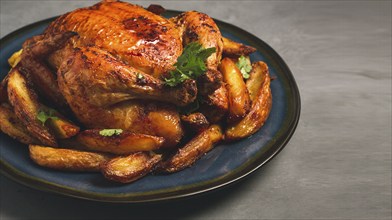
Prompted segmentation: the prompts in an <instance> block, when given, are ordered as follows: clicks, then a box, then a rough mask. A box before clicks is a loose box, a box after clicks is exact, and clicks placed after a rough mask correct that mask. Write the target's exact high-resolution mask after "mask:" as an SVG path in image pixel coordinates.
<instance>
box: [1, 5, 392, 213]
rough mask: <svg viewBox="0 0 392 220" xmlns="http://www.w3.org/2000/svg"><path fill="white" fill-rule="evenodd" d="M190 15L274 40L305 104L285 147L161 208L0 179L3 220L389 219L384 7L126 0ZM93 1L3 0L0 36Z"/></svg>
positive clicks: (387, 15) (387, 19) (387, 18)
mask: <svg viewBox="0 0 392 220" xmlns="http://www.w3.org/2000/svg"><path fill="white" fill-rule="evenodd" d="M133 2H135V3H138V4H141V5H143V6H148V5H149V4H150V3H153V2H155V3H159V4H161V5H163V6H164V7H166V8H169V9H177V10H199V11H202V12H205V13H207V14H209V15H210V16H212V17H215V18H217V19H220V20H223V21H226V22H229V23H232V24H234V25H237V26H239V27H241V28H243V29H245V30H247V31H249V32H251V33H253V34H255V35H256V36H258V37H260V38H261V39H263V40H264V41H266V42H267V43H268V44H269V45H271V46H272V47H273V48H274V49H275V50H276V51H277V52H278V53H279V54H280V55H281V56H282V57H283V59H284V60H285V61H286V62H287V64H288V66H289V67H290V68H291V70H292V72H293V74H294V76H295V78H296V80H297V83H298V86H299V89H300V93H301V99H302V114H301V119H300V122H299V124H298V127H297V130H296V132H295V134H294V136H293V137H292V139H291V141H290V142H289V143H288V144H287V146H286V148H285V149H284V150H283V151H282V152H281V153H280V154H279V155H278V156H277V157H275V158H274V159H273V160H272V161H271V162H270V163H268V164H267V165H266V166H264V167H262V168H261V169H259V170H258V171H257V172H255V173H254V174H253V175H251V176H250V177H249V178H246V179H245V180H243V181H241V182H239V183H238V184H235V185H233V186H231V187H228V188H226V189H224V190H220V191H217V192H214V193H210V194H207V195H203V196H197V197H194V198H191V199H184V200H179V201H174V202H168V203H158V204H145V205H141V204H138V205H133V204H104V203H97V202H91V201H84V200H78V199H73V198H67V197H63V196H58V195H54V194H51V193H45V192H41V191H37V190H33V189H30V188H27V187H25V186H22V185H20V184H18V183H15V182H13V181H11V180H9V179H7V178H6V177H4V176H1V177H0V178H1V179H0V180H1V181H0V190H1V191H0V192H1V193H0V219H1V220H6V219H78V218H94V219H101V218H105V219H107V218H126V219H142V218H158V219H162V218H180V219H391V23H392V21H391V1H158V0H155V1H133ZM93 3H94V1H45V0H42V1H34V0H28V1H7V0H1V4H0V6H1V16H0V18H1V22H0V33H1V34H0V35H1V37H3V36H5V35H6V34H8V33H10V32H11V31H14V30H16V29H18V28H21V27H23V26H24V25H27V24H29V23H32V22H35V21H38V20H41V19H44V18H48V17H51V16H54V15H59V14H62V13H65V12H67V11H70V10H72V9H75V8H78V7H82V6H87V5H91V4H93Z"/></svg>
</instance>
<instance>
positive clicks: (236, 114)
mask: <svg viewBox="0 0 392 220" xmlns="http://www.w3.org/2000/svg"><path fill="white" fill-rule="evenodd" d="M219 69H220V71H221V72H222V74H223V81H224V82H225V83H226V88H227V91H228V99H229V115H228V120H229V122H233V121H237V120H238V119H241V118H243V117H244V116H245V115H246V113H248V111H249V108H250V98H249V92H248V89H247V88H246V85H245V82H244V80H243V78H242V74H241V72H240V70H239V69H238V67H237V66H236V65H235V63H234V62H233V60H231V59H229V58H224V59H223V60H222V62H221V64H220V66H219Z"/></svg>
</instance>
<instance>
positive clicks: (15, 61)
mask: <svg viewBox="0 0 392 220" xmlns="http://www.w3.org/2000/svg"><path fill="white" fill-rule="evenodd" d="M22 52H23V49H20V50H18V51H16V52H15V53H13V54H12V56H11V57H10V58H9V59H8V64H9V65H10V66H11V67H15V66H16V64H18V63H19V61H20V59H21V57H22V56H21V55H22Z"/></svg>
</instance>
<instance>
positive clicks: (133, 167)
mask: <svg viewBox="0 0 392 220" xmlns="http://www.w3.org/2000/svg"><path fill="white" fill-rule="evenodd" d="M159 161H161V155H159V154H154V153H150V152H136V153H133V154H130V155H127V156H120V157H116V158H114V159H112V160H110V161H107V162H105V163H103V164H102V166H101V172H102V174H103V175H104V176H105V177H106V178H107V179H109V180H113V181H116V182H121V183H130V182H133V181H135V180H137V179H140V178H141V177H143V176H145V175H147V174H148V173H150V172H151V171H152V170H153V169H154V168H155V165H157V164H158V163H159Z"/></svg>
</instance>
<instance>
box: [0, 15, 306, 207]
mask: <svg viewBox="0 0 392 220" xmlns="http://www.w3.org/2000/svg"><path fill="white" fill-rule="evenodd" d="M167 13H170V14H179V13H181V11H175V10H167ZM57 17H58V16H55V17H52V18H48V19H45V20H41V21H38V22H34V23H32V24H29V25H26V26H24V27H22V28H19V29H17V30H15V31H13V32H11V33H10V34H7V35H6V36H4V37H3V38H2V39H0V47H2V45H3V44H5V43H6V42H7V41H10V40H12V39H14V38H15V37H17V36H18V35H20V34H21V33H23V32H25V31H26V29H29V28H31V27H33V26H37V25H41V24H43V23H48V22H50V21H52V20H54V19H56V18H57ZM214 20H215V21H216V22H217V23H219V25H225V26H227V27H228V28H229V29H235V31H236V32H239V33H241V34H243V35H247V36H248V37H249V38H251V39H252V41H256V42H258V44H260V45H261V46H260V47H263V48H264V49H265V50H267V51H268V56H270V57H273V58H274V59H272V60H275V61H276V62H277V63H278V64H279V65H278V66H279V67H280V68H281V71H282V72H284V73H285V76H286V77H287V82H288V83H289V91H290V94H291V96H289V98H288V100H289V101H290V103H289V104H288V106H289V107H291V108H288V118H289V119H290V120H289V121H288V122H287V123H284V124H286V125H287V127H285V129H284V131H282V133H281V135H280V136H279V137H278V138H277V140H276V141H275V142H274V143H273V144H272V146H269V147H268V149H267V150H266V151H264V152H263V153H262V154H261V155H260V154H257V155H256V157H255V158H253V159H252V160H251V162H250V163H247V164H245V167H244V165H241V166H240V167H239V168H237V169H236V170H233V171H231V172H230V174H229V175H225V176H223V177H219V178H217V179H213V180H209V181H205V182H201V183H197V184H193V185H189V186H188V187H187V188H184V189H181V190H176V189H174V190H171V191H167V190H166V191H165V190H157V191H153V192H152V193H148V194H146V193H141V194H140V195H138V194H135V193H131V194H117V195H115V194H102V193H93V192H87V191H80V190H75V189H74V188H70V187H65V186H62V185H58V184H54V183H52V182H48V181H44V180H42V179H38V178H35V177H34V176H30V175H26V174H24V173H22V172H19V171H18V170H17V169H14V168H13V167H12V166H11V165H9V164H7V163H6V162H4V161H2V160H1V161H0V173H1V174H3V175H5V176H7V177H8V178H10V179H12V180H14V181H16V182H18V183H20V184H22V185H26V186H28V187H31V188H34V189H38V190H42V191H47V192H52V193H56V194H62V195H66V196H70V197H75V198H80V199H86V200H92V201H101V202H128V203H143V202H154V201H163V200H173V199H178V198H183V197H189V196H192V195H196V194H201V193H204V192H208V191H212V190H215V189H218V188H221V187H224V186H228V185H229V184H232V183H234V182H237V181H239V180H240V179H242V178H244V177H246V176H248V175H249V174H251V173H253V172H254V171H256V170H257V169H258V168H260V167H261V166H263V165H264V164H266V163H267V162H269V161H270V160H271V159H272V158H273V157H274V156H276V155H277V154H278V153H279V152H280V151H281V150H282V149H283V148H284V147H285V146H286V144H287V143H288V141H289V140H290V139H291V137H292V135H293V134H294V131H295V129H296V127H297V125H298V121H299V118H300V112H301V100H300V94H299V90H298V87H297V84H296V82H295V79H294V77H293V74H292V73H291V71H290V69H289V67H288V66H287V64H286V63H285V62H284V60H283V59H282V58H281V57H280V55H279V54H278V53H276V52H275V50H274V49H273V48H271V47H270V46H269V45H268V44H267V43H265V42H264V41H263V40H261V39H259V38H258V37H256V36H254V35H253V34H251V33H249V32H247V31H245V30H242V29H240V28H238V27H236V26H234V25H232V24H229V23H226V22H223V21H220V20H217V19H214ZM290 97H291V99H290ZM290 116H291V117H290ZM279 133H280V132H279Z"/></svg>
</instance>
